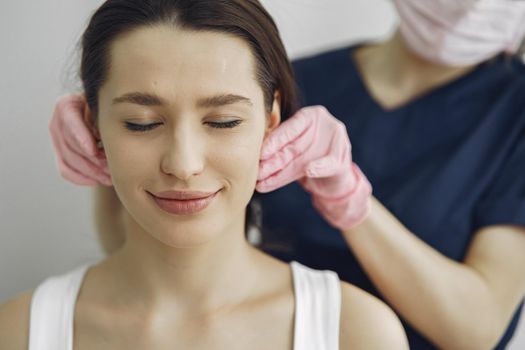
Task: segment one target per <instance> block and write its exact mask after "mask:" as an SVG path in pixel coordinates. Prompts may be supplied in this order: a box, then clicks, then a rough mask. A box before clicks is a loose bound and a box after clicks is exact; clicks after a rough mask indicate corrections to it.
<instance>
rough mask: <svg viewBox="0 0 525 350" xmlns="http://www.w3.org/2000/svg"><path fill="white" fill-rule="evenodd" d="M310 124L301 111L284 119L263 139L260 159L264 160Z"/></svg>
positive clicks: (301, 132)
mask: <svg viewBox="0 0 525 350" xmlns="http://www.w3.org/2000/svg"><path fill="white" fill-rule="evenodd" d="M309 126H310V120H309V119H308V118H307V116H306V115H305V114H303V113H301V112H298V113H297V114H296V115H295V116H293V117H291V118H290V119H288V120H286V121H285V122H284V123H282V124H281V125H280V126H279V127H278V128H277V129H275V130H274V131H273V132H272V133H271V134H270V135H269V136H268V138H267V139H266V140H265V141H264V145H263V149H262V152H261V160H266V159H268V158H270V157H271V156H272V155H274V154H275V153H276V152H278V151H279V150H280V149H281V148H283V147H285V146H286V145H288V144H289V143H291V142H293V141H294V140H295V139H297V138H298V137H299V136H301V135H302V134H303V133H304V132H305V130H306V129H308V127H309Z"/></svg>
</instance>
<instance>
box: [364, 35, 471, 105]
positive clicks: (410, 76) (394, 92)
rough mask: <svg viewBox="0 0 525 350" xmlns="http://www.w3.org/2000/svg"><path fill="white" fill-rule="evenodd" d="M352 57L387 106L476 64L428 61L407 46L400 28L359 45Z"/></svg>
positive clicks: (408, 98)
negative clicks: (374, 41)
mask: <svg viewBox="0 0 525 350" xmlns="http://www.w3.org/2000/svg"><path fill="white" fill-rule="evenodd" d="M355 59H356V62H357V65H358V67H359V69H360V71H361V73H362V75H363V78H364V80H365V82H366V83H367V85H369V87H370V88H371V90H375V91H376V94H375V95H377V94H378V95H379V96H375V97H376V98H377V99H378V100H384V101H385V104H386V105H387V106H388V105H393V106H396V105H398V104H402V103H404V102H407V101H409V100H410V99H413V98H415V97H417V96H418V95H421V94H423V93H425V92H427V91H430V90H432V89H434V88H436V87H439V86H440V85H443V84H446V83H448V82H450V81H453V80H455V79H458V78H459V77H461V76H463V75H465V74H467V73H468V72H470V71H471V70H472V69H474V67H475V66H473V65H471V66H463V67H451V66H445V65H441V64H437V63H434V62H431V61H428V60H426V59H424V58H422V57H420V56H418V55H417V54H415V53H413V52H412V51H411V50H410V48H408V47H407V46H406V44H405V42H404V41H403V38H402V37H401V34H400V32H399V31H397V32H396V33H395V34H394V35H393V36H392V37H391V38H390V39H389V40H387V41H385V42H383V43H380V44H377V45H370V46H365V47H363V48H360V49H359V50H357V52H356V55H355ZM422 77H424V79H423V78H422ZM378 86H379V88H377V87H378ZM374 87H376V88H374ZM372 92H374V91H372Z"/></svg>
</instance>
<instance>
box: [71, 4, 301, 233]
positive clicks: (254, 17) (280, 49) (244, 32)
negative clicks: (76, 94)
mask: <svg viewBox="0 0 525 350" xmlns="http://www.w3.org/2000/svg"><path fill="white" fill-rule="evenodd" d="M159 24H160V25H162V24H166V25H172V26H174V27H176V28H181V29H187V30H195V31H213V32H219V33H225V34H229V35H233V36H235V37H238V38H240V39H242V40H244V41H245V42H246V43H247V44H248V45H249V47H250V48H251V50H252V53H253V55H254V57H255V62H256V77H257V81H258V83H259V85H260V87H261V89H262V90H263V94H264V101H265V107H266V111H267V112H268V113H269V112H270V111H271V108H272V104H273V100H274V94H275V92H276V91H279V94H280V107H281V119H282V120H284V119H286V118H287V117H289V116H290V115H292V114H293V113H294V112H295V111H296V109H297V92H296V85H295V82H294V77H293V71H292V67H291V64H290V61H289V60H288V57H287V55H286V50H285V48H284V45H283V43H282V41H281V38H280V35H279V31H278V29H277V26H276V24H275V22H274V21H273V19H272V17H271V16H270V15H269V14H268V12H267V11H266V10H265V9H264V8H263V7H262V5H261V4H260V3H259V1H257V0H107V1H106V2H104V4H102V6H101V7H100V8H98V10H96V12H95V13H94V14H93V16H92V17H91V20H90V22H89V24H88V27H87V29H86V30H85V32H84V34H83V36H82V53H81V67H80V75H81V80H82V85H83V88H84V94H85V96H86V100H87V103H88V105H89V107H90V109H91V112H92V115H93V118H94V119H96V118H97V114H98V93H99V90H100V88H101V87H102V85H103V84H104V83H105V81H106V79H107V77H108V72H109V69H110V66H111V62H110V48H111V44H112V43H113V42H114V41H115V40H117V39H118V38H119V37H120V36H122V35H124V34H126V33H129V32H131V31H133V30H136V29H138V28H141V27H148V26H154V25H159ZM251 227H255V228H257V229H259V231H262V216H261V211H260V206H259V204H258V203H257V201H255V200H253V199H252V200H251V201H250V203H249V205H248V208H247V211H246V232H248V229H249V228H251Z"/></svg>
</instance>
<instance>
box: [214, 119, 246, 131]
mask: <svg viewBox="0 0 525 350" xmlns="http://www.w3.org/2000/svg"><path fill="white" fill-rule="evenodd" d="M241 123H242V121H241V120H232V121H229V122H206V124H208V125H209V126H210V127H212V128H215V129H233V128H235V127H236V126H238V125H239V124H241Z"/></svg>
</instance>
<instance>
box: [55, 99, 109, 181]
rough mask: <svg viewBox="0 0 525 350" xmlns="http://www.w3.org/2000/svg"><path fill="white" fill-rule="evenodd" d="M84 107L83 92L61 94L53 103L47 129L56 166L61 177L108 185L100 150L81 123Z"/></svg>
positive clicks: (106, 172)
mask: <svg viewBox="0 0 525 350" xmlns="http://www.w3.org/2000/svg"><path fill="white" fill-rule="evenodd" d="M85 108H86V100H85V98H84V96H83V95H68V96H63V97H61V98H59V100H58V101H57V103H56V105H55V111H54V113H53V118H52V119H51V122H50V123H49V131H50V133H51V139H52V140H53V146H54V149H55V155H56V159H57V166H58V170H59V172H60V174H61V175H62V177H63V178H65V179H66V180H68V181H70V182H72V183H74V184H76V185H84V186H97V185H106V186H111V185H112V183H111V178H110V175H109V172H108V167H107V161H106V159H105V156H104V153H103V152H102V151H101V150H100V149H99V148H98V147H97V144H96V141H95V138H94V136H93V134H92V133H91V132H90V131H89V129H88V127H87V125H86V124H85V123H84V120H83V114H84V109H85Z"/></svg>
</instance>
